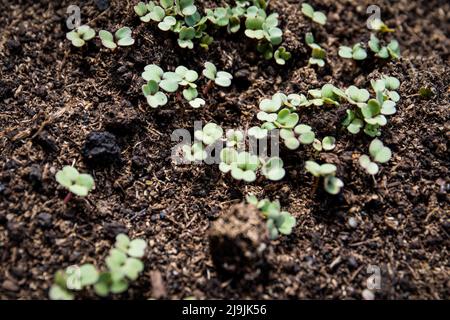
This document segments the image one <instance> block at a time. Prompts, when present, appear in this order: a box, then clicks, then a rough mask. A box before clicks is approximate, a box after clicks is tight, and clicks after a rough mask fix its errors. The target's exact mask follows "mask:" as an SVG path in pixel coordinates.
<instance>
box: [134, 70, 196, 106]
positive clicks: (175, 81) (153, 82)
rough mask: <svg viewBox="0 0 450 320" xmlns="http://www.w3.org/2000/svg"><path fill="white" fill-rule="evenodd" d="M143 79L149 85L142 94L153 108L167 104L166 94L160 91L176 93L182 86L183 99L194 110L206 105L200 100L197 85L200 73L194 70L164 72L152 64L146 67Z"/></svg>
mask: <svg viewBox="0 0 450 320" xmlns="http://www.w3.org/2000/svg"><path fill="white" fill-rule="evenodd" d="M142 78H144V80H146V81H147V84H146V85H144V86H143V87H142V92H143V93H144V96H145V97H146V98H147V102H148V104H149V105H150V106H151V107H152V108H157V107H159V106H163V105H165V104H167V101H168V99H167V96H166V94H165V93H163V92H161V91H159V89H162V90H164V91H166V92H168V93H174V92H176V91H177V90H178V89H179V87H180V86H182V87H185V89H183V97H184V98H185V99H186V100H187V101H188V102H189V104H190V105H191V106H192V107H193V108H199V107H201V106H203V105H205V101H204V100H203V99H201V98H198V91H197V85H196V84H195V82H196V81H197V80H198V73H197V72H196V71H194V70H189V69H188V68H186V67H184V66H179V67H177V68H176V69H175V72H164V70H163V69H161V68H160V67H159V66H157V65H154V64H152V65H148V66H146V67H145V69H144V72H143V73H142Z"/></svg>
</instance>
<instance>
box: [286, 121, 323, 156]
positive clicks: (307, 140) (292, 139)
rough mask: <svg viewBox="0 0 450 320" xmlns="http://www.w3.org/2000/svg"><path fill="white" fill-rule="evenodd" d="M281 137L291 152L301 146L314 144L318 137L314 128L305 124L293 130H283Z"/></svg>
mask: <svg viewBox="0 0 450 320" xmlns="http://www.w3.org/2000/svg"><path fill="white" fill-rule="evenodd" d="M280 137H281V138H282V139H283V140H284V144H285V145H286V147H287V148H288V149H290V150H296V149H298V147H299V146H300V144H304V145H308V144H311V143H313V142H314V139H315V137H316V135H315V134H314V132H313V131H312V128H311V127H310V126H308V125H305V124H300V125H298V126H296V127H295V128H294V129H293V130H292V129H281V130H280Z"/></svg>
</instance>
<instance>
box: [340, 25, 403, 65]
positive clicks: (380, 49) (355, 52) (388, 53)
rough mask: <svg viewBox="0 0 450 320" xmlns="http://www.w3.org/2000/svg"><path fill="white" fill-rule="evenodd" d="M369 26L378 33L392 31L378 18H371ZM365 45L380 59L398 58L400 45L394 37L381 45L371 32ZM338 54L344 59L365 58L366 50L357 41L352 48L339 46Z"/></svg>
mask: <svg viewBox="0 0 450 320" xmlns="http://www.w3.org/2000/svg"><path fill="white" fill-rule="evenodd" d="M370 26H371V29H372V30H375V31H377V32H380V33H386V32H394V30H393V29H390V28H389V27H388V26H387V25H385V24H384V22H383V21H381V20H380V19H379V18H377V19H373V20H372V21H371V22H370ZM367 46H368V47H369V48H370V50H371V51H372V52H373V53H374V54H375V57H378V58H381V59H389V58H391V59H399V58H400V45H399V43H398V41H397V40H395V39H392V40H391V41H390V42H389V43H388V44H387V45H382V43H381V41H380V39H378V38H377V36H376V35H375V34H371V35H370V40H369V41H368V43H367ZM339 56H341V57H342V58H346V59H353V60H364V59H366V58H367V51H366V49H365V48H364V47H363V44H362V43H357V44H355V45H354V46H353V47H352V48H351V47H346V46H341V47H340V48H339Z"/></svg>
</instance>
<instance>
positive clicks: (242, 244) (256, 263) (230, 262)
mask: <svg viewBox="0 0 450 320" xmlns="http://www.w3.org/2000/svg"><path fill="white" fill-rule="evenodd" d="M268 244H269V240H268V235H267V230H266V225H265V223H264V221H263V219H262V218H261V217H260V213H259V211H258V209H256V208H255V207H254V206H250V205H245V204H238V205H234V206H232V207H231V208H230V209H229V210H228V211H227V212H224V213H223V214H222V216H221V217H220V218H219V219H218V220H217V221H215V222H214V223H213V225H212V227H211V230H210V233H209V245H210V252H211V256H212V260H213V262H214V265H215V266H216V268H217V271H218V272H219V273H221V274H222V275H224V276H231V277H233V278H234V279H245V280H255V279H257V278H260V277H261V276H264V275H265V273H266V272H267V267H268V265H267V253H268V250H267V247H268Z"/></svg>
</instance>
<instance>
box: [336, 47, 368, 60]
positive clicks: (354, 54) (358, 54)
mask: <svg viewBox="0 0 450 320" xmlns="http://www.w3.org/2000/svg"><path fill="white" fill-rule="evenodd" d="M339 56H341V57H342V58H346V59H353V60H364V59H366V58H367V52H366V49H364V48H363V46H362V44H361V43H357V44H355V45H354V46H353V47H352V48H350V47H346V46H340V47H339Z"/></svg>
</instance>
